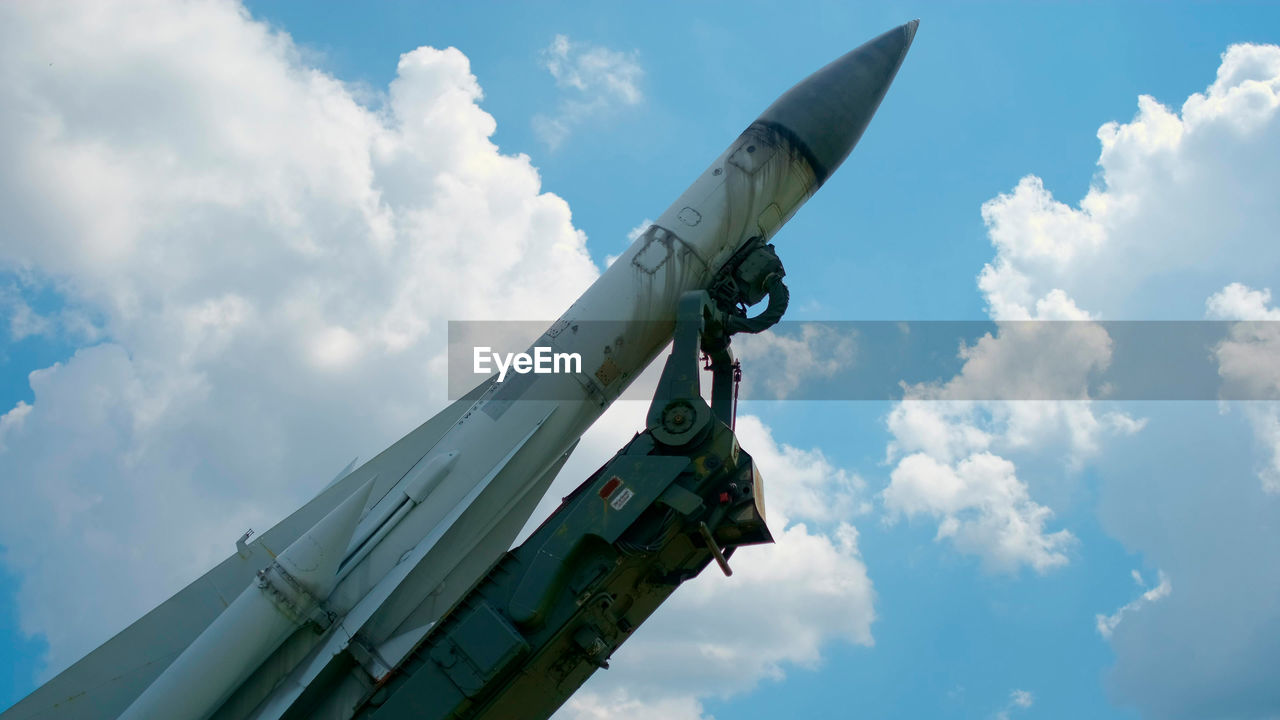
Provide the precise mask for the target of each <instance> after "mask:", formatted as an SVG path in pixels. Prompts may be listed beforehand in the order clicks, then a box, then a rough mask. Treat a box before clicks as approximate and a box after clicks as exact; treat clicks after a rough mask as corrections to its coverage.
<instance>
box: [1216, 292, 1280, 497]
mask: <svg viewBox="0 0 1280 720" xmlns="http://www.w3.org/2000/svg"><path fill="white" fill-rule="evenodd" d="M1270 303H1271V290H1270V289H1269V288H1264V289H1262V290H1254V289H1252V288H1250V287H1248V286H1246V285H1243V284H1241V283H1231V284H1230V285H1228V286H1226V287H1225V288H1223V289H1222V290H1221V291H1220V292H1217V293H1214V294H1213V295H1211V296H1209V299H1208V300H1206V301H1205V312H1206V314H1207V315H1208V316H1209V317H1210V318H1214V319H1219V320H1240V321H1242V322H1237V323H1234V324H1232V325H1231V328H1230V329H1229V330H1228V333H1227V338H1226V339H1225V340H1223V341H1222V342H1220V343H1218V345H1217V346H1215V347H1214V348H1213V354H1214V357H1215V359H1216V360H1217V362H1218V374H1219V375H1220V376H1221V377H1222V380H1223V389H1224V391H1226V392H1228V393H1230V396H1231V397H1245V398H1259V399H1262V398H1275V397H1277V395H1280V363H1278V362H1277V360H1280V323H1277V322H1275V321H1276V320H1280V309H1278V308H1274V307H1271V306H1270ZM1240 407H1241V408H1242V411H1243V412H1244V415H1245V417H1247V418H1248V419H1249V423H1250V425H1252V427H1253V433H1254V437H1255V439H1256V442H1257V443H1258V445H1260V446H1261V447H1262V449H1263V454H1264V455H1265V457H1266V459H1265V460H1264V461H1263V464H1262V467H1261V468H1259V470H1258V479H1259V480H1260V481H1261V482H1262V488H1263V490H1265V491H1267V492H1269V493H1275V494H1280V406H1277V404H1276V403H1275V402H1245V403H1241V404H1240Z"/></svg>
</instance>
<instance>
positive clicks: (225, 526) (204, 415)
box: [0, 2, 597, 670]
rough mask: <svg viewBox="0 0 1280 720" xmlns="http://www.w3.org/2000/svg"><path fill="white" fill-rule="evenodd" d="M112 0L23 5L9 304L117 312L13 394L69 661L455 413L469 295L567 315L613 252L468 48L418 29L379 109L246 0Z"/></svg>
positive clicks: (38, 549) (17, 489)
mask: <svg viewBox="0 0 1280 720" xmlns="http://www.w3.org/2000/svg"><path fill="white" fill-rule="evenodd" d="M84 10H85V9H84V8H82V7H78V8H76V9H75V10H74V11H72V10H70V9H69V8H66V7H62V6H60V5H58V4H56V3H19V4H10V5H6V6H4V8H3V9H0V16H2V17H0V68H4V70H3V82H0V153H3V155H4V157H5V158H6V162H5V163H4V166H3V168H0V188H2V191H0V268H3V270H4V271H5V272H7V273H10V274H11V275H13V276H15V277H16V276H19V275H20V276H21V277H22V278H23V281H22V283H20V284H19V285H18V296H17V297H18V300H16V301H15V300H13V299H12V297H13V295H12V294H10V295H9V296H8V297H10V300H8V301H7V302H9V303H10V304H11V305H12V304H13V303H14V302H20V301H22V300H23V299H24V298H25V297H26V295H25V293H34V292H44V293H52V294H54V295H56V296H57V297H58V298H59V301H60V302H61V303H62V304H63V307H65V308H67V309H68V311H69V312H70V311H74V312H75V314H76V316H77V317H79V318H81V319H82V320H83V319H84V318H91V319H92V322H91V323H88V324H89V325H91V327H92V331H84V332H81V331H76V332H73V331H72V330H71V329H70V326H71V323H65V322H61V321H59V322H58V323H48V324H41V323H39V322H37V321H35V320H32V319H31V316H26V317H27V318H28V319H27V320H21V317H23V316H22V314H21V313H19V314H16V315H14V316H13V318H14V320H12V321H11V322H10V327H9V328H7V329H8V331H9V332H10V333H11V334H19V335H20V334H22V333H29V332H35V331H49V332H58V333H62V334H64V335H65V336H66V338H65V339H69V340H70V341H72V342H76V343H82V342H84V340H85V338H86V337H91V336H95V335H96V337H97V339H94V340H90V343H89V344H87V345H86V346H84V347H82V348H81V349H79V350H78V351H77V352H75V354H74V355H73V356H71V357H69V358H67V359H65V360H64V361H63V362H61V363H59V364H57V365H54V366H52V367H49V368H45V369H42V370H39V371H37V372H35V373H33V374H32V376H31V387H32V390H33V392H34V395H35V400H34V402H32V403H30V404H26V403H20V404H19V405H17V406H16V407H14V408H4V409H2V410H3V414H2V415H0V417H2V418H3V419H2V420H0V442H2V443H3V446H4V448H5V449H4V450H3V452H2V453H0V478H3V481H2V482H0V545H3V546H4V547H5V548H6V553H5V561H6V563H7V564H9V566H10V567H11V568H12V569H14V570H16V571H17V572H16V575H17V577H19V578H20V589H19V591H18V597H17V604H18V611H19V619H20V622H21V626H22V628H23V630H24V631H25V632H27V633H30V634H37V633H38V634H43V635H45V636H46V637H47V639H48V642H49V657H48V661H49V666H50V669H51V670H52V669H58V668H60V667H62V666H64V665H65V664H66V663H68V662H69V661H71V660H73V659H75V657H77V656H78V655H79V654H80V653H82V652H84V651H86V650H88V649H90V648H92V647H93V646H94V645H95V644H97V643H98V642H101V641H102V640H103V639H105V638H106V637H107V636H108V635H109V634H110V633H111V632H113V631H115V630H118V629H119V628H120V627H122V626H123V625H124V624H126V623H127V622H128V621H130V620H131V619H133V618H134V617H136V616H138V615H139V614H140V613H141V612H142V611H144V610H146V609H148V608H149V607H151V606H152V605H153V604H155V603H156V602H158V601H159V600H162V599H163V598H164V597H165V596H166V595H167V594H168V593H170V592H172V591H174V590H176V589H177V588H179V587H180V586H181V585H182V584H183V583H184V582H185V581H187V580H190V579H192V578H193V577H194V576H196V575H197V574H199V573H200V572H202V571H203V570H205V569H206V568H207V567H208V566H209V565H211V564H212V562H213V561H215V560H218V559H221V558H222V557H224V556H225V555H226V554H227V553H228V552H229V550H230V549H231V547H232V543H233V542H234V540H235V538H236V537H238V536H239V535H240V534H241V533H242V532H243V531H244V530H245V529H246V528H247V527H250V526H253V527H257V528H259V529H262V528H264V527H266V526H269V525H270V524H271V523H272V522H274V520H275V519H276V518H278V517H280V516H282V515H283V514H284V513H285V512H287V511H288V510H291V509H292V508H293V507H294V506H296V504H297V503H298V502H299V501H301V500H303V499H305V498H307V497H308V496H310V495H311V494H313V493H314V492H316V491H318V490H319V489H320V487H322V486H323V484H324V482H325V481H326V480H327V479H328V478H329V477H331V476H332V475H333V473H334V472H335V471H336V470H337V469H338V468H339V467H341V466H342V465H344V464H345V463H346V462H347V461H348V460H349V459H350V458H351V456H352V455H355V454H361V455H363V456H365V457H368V456H370V455H371V454H373V453H374V452H376V451H378V450H380V449H381V448H382V447H383V446H384V445H385V444H386V443H387V442H389V441H391V440H394V439H395V438H396V437H398V436H399V435H400V434H402V433H403V432H404V431H405V430H406V429H408V428H411V427H413V426H415V425H416V424H417V423H418V422H421V421H422V420H423V419H424V418H426V417H429V416H430V414H431V413H432V412H434V411H435V410H436V409H439V407H441V405H442V404H443V400H444V395H445V387H444V384H443V381H442V380H441V379H440V378H442V377H444V373H443V362H444V357H445V337H444V324H445V322H446V320H448V319H453V318H485V317H497V316H508V315H509V312H510V309H511V308H519V312H520V313H524V314H527V316H528V317H530V318H546V317H553V316H554V315H556V314H557V313H558V312H559V311H560V310H561V309H563V307H564V306H566V305H567V304H568V303H569V302H570V301H571V300H572V299H573V298H574V297H576V296H577V295H578V294H579V293H580V292H581V291H582V290H583V289H584V288H585V287H586V286H587V285H588V284H589V283H590V282H591V281H592V280H593V279H594V278H595V277H596V275H597V270H596V267H595V265H594V264H593V263H592V261H591V258H590V257H589V256H588V253H587V251H586V249H585V237H584V236H583V234H582V233H581V232H580V231H578V230H577V229H575V228H574V227H573V224H572V222H571V217H570V212H569V208H568V206H567V204H566V203H565V202H564V201H563V200H561V199H560V198H558V197H556V196H555V195H551V194H549V193H544V192H542V190H541V187H540V179H539V176H538V173H537V171H536V170H535V169H534V168H533V167H531V166H530V164H529V161H528V159H527V158H526V157H523V156H514V157H513V156H509V155H504V154H502V153H501V152H500V151H499V150H498V148H497V147H495V146H494V145H493V143H492V142H491V141H490V139H489V137H490V135H491V134H492V133H493V131H494V127H495V126H494V122H493V119H492V117H490V116H489V115H488V114H487V113H485V112H484V111H483V110H482V109H481V108H480V107H479V105H478V104H477V103H478V101H479V99H480V97H481V90H480V86H479V84H478V82H477V80H476V78H475V77H474V76H473V75H472V74H471V71H470V68H469V63H468V60H467V58H466V57H465V56H464V55H463V54H462V53H461V52H459V51H457V50H454V49H445V50H437V49H434V48H425V47H424V48H419V49H417V50H414V51H412V52H409V53H406V54H404V55H403V56H401V57H400V60H399V65H398V68H397V75H396V78H395V80H394V81H393V82H392V83H391V85H390V87H389V88H388V89H387V91H386V93H385V97H384V98H383V102H382V104H381V105H379V106H377V107H370V106H367V105H363V104H361V102H359V101H358V100H357V97H356V95H355V94H354V93H353V91H352V90H351V88H349V87H347V86H346V85H344V84H343V83H342V82H341V81H340V80H338V79H336V78H334V77H332V76H329V75H327V74H325V73H323V72H320V71H318V70H316V69H314V68H312V67H310V66H308V65H307V64H306V63H305V62H304V61H303V59H302V54H301V53H300V52H299V50H298V48H297V47H296V46H295V45H294V44H293V43H292V42H291V40H290V39H289V37H288V36H287V35H284V34H281V33H279V32H275V31H272V30H271V29H269V28H268V27H267V26H265V25H263V24H260V23H257V22H254V21H253V20H252V19H251V18H250V17H249V16H248V14H247V12H246V11H245V10H244V9H243V8H241V7H239V6H238V5H236V4H233V3H229V2H192V3H167V2H155V3H147V2H144V3H136V2H130V3H120V4H112V3H99V4H95V5H94V9H93V11H92V12H85V11H84ZM15 321H17V322H18V326H17V327H14V326H13V322H15ZM93 343H96V344H93ZM121 577H128V578H130V582H128V583H121V582H119V578H121ZM90 599H91V601H92V606H93V607H92V610H91V611H90V609H89V605H88V603H89V602H90Z"/></svg>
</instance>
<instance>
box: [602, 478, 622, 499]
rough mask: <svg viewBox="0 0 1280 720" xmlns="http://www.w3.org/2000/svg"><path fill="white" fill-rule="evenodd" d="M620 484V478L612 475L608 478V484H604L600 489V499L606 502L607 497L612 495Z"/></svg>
mask: <svg viewBox="0 0 1280 720" xmlns="http://www.w3.org/2000/svg"><path fill="white" fill-rule="evenodd" d="M621 484H622V478H620V477H618V476H617V475H614V476H613V477H611V478H609V482H607V483H605V484H604V487H602V488H600V497H602V498H604V499H605V500H608V499H609V496H610V495H612V494H613V491H614V490H617V489H618V486H619V485H621Z"/></svg>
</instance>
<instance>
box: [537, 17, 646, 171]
mask: <svg viewBox="0 0 1280 720" xmlns="http://www.w3.org/2000/svg"><path fill="white" fill-rule="evenodd" d="M542 66H543V67H544V68H546V70H547V72H549V73H551V77H553V78H555V81H556V87H557V88H559V89H560V91H561V96H560V100H559V103H558V106H557V108H556V110H555V112H554V113H551V114H538V115H535V116H534V117H533V129H534V132H536V133H537V134H538V137H539V138H541V140H542V141H543V142H544V143H546V144H547V146H548V147H550V148H551V149H553V150H554V149H555V148H557V147H559V146H560V144H561V143H563V142H564V140H565V138H567V137H568V136H569V134H570V133H571V132H572V131H573V130H574V128H576V127H578V126H580V125H582V124H584V123H586V122H589V121H591V120H593V119H597V118H600V117H604V116H606V115H608V114H609V113H610V112H612V111H614V110H615V109H617V108H619V107H626V106H633V105H638V104H639V103H640V102H641V101H642V100H643V99H644V94H643V92H641V90H640V80H641V79H642V78H643V77H644V70H643V69H642V68H641V67H640V63H639V60H638V56H637V53H636V52H635V51H632V52H630V53H623V52H618V51H616V50H611V49H609V48H607V47H602V46H599V45H592V44H590V43H583V42H573V41H571V40H570V39H569V37H568V36H567V35H556V36H555V39H554V40H552V41H551V44H550V45H549V46H547V48H546V49H544V50H543V51H542Z"/></svg>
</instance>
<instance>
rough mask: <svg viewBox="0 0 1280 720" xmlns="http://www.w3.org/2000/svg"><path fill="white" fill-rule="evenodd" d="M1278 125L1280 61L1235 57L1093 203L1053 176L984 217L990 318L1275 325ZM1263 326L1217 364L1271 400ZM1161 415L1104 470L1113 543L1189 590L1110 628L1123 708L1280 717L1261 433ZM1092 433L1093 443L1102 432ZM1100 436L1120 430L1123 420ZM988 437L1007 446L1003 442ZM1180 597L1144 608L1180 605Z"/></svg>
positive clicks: (1278, 51)
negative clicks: (1257, 450)
mask: <svg viewBox="0 0 1280 720" xmlns="http://www.w3.org/2000/svg"><path fill="white" fill-rule="evenodd" d="M1278 108H1280V47H1277V46H1273V45H1251V44H1241V45H1233V46H1231V47H1230V48H1228V49H1227V51H1226V52H1225V53H1224V54H1223V55H1222V61H1221V64H1220V66H1219V67H1218V71H1217V75H1216V78H1215V79H1214V81H1213V82H1212V84H1210V85H1209V86H1208V87H1207V88H1206V89H1205V90H1204V91H1203V92H1201V93H1196V94H1193V95H1191V96H1190V97H1189V98H1187V100H1186V102H1184V103H1183V104H1182V106H1181V108H1171V107H1166V106H1164V105H1162V104H1160V103H1159V102H1157V101H1156V100H1155V99H1153V98H1151V97H1147V96H1143V97H1141V98H1139V100H1138V109H1137V114H1136V115H1135V116H1134V117H1133V118H1132V119H1131V120H1130V121H1128V122H1112V123H1107V124H1106V125H1104V126H1102V128H1101V129H1100V130H1099V131H1098V138H1099V141H1100V144H1101V151H1100V154H1099V157H1098V170H1097V172H1096V173H1095V175H1094V180H1093V182H1092V184H1091V185H1090V187H1089V188H1088V191H1087V193H1086V194H1085V196H1084V197H1083V199H1081V200H1080V202H1079V203H1078V204H1075V205H1071V204H1068V203H1065V202H1063V201H1061V200H1058V199H1056V198H1055V197H1054V196H1053V194H1052V193H1051V192H1050V191H1049V190H1048V189H1047V188H1046V187H1045V185H1044V183H1043V181H1041V180H1040V179H1039V178H1037V177H1035V176H1027V177H1025V178H1023V179H1022V180H1021V181H1020V182H1019V183H1018V184H1017V185H1016V187H1015V188H1014V189H1013V190H1012V191H1010V192H1009V193H1006V194H1002V195H1000V196H998V197H996V198H993V199H992V200H991V201H989V202H988V203H986V204H985V205H984V206H983V219H984V221H985V222H986V224H987V227H988V231H989V234H990V237H991V240H992V244H993V246H994V249H995V256H994V257H993V259H992V260H991V262H990V263H988V264H987V266H986V267H985V268H984V269H983V270H982V272H981V273H980V275H979V279H978V282H979V288H980V289H981V291H982V292H983V295H984V297H985V298H986V300H987V304H988V308H989V312H990V314H991V316H992V317H994V318H996V319H1000V320H1016V319H1025V318H1034V317H1037V316H1038V315H1039V314H1041V313H1043V312H1044V310H1045V309H1047V308H1053V307H1058V308H1065V307H1066V305H1065V303H1064V302H1063V300H1064V299H1069V300H1070V304H1071V306H1073V307H1075V308H1079V309H1084V310H1087V311H1088V313H1089V317H1090V318H1102V319H1118V320H1127V319H1189V318H1197V317H1201V316H1202V315H1203V314H1205V313H1206V311H1207V313H1208V314H1209V316H1210V317H1214V318H1229V319H1237V318H1239V319H1264V318H1265V319H1270V318H1271V317H1273V313H1274V310H1272V309H1271V308H1270V307H1269V302H1270V298H1269V295H1268V293H1267V291H1265V290H1255V289H1253V288H1264V287H1266V286H1267V285H1268V284H1269V283H1271V282H1274V277H1275V275H1276V273H1277V271H1280V246H1278V245H1277V244H1276V243H1275V242H1274V237H1275V228H1276V227H1280V204H1277V203H1275V202H1274V197H1273V196H1274V193H1273V192H1272V190H1271V189H1273V188H1275V187H1278V186H1280V164H1278V163H1276V162H1275V157H1276V156H1277V152H1280V113H1278V112H1277V110H1278ZM1055 298H1056V299H1055ZM1206 298H1208V302H1206ZM1260 327H1261V326H1260V325H1257V324H1255V325H1253V326H1252V327H1250V324H1249V323H1242V324H1241V325H1240V327H1239V332H1240V333H1244V334H1240V335H1233V336H1231V337H1229V338H1228V343H1226V344H1224V345H1223V346H1221V347H1219V348H1218V349H1217V350H1218V352H1217V357H1218V359H1219V367H1220V370H1222V371H1223V373H1224V380H1228V379H1229V378H1228V377H1227V376H1228V375H1229V374H1231V373H1235V374H1236V375H1237V379H1239V380H1242V379H1244V378H1245V377H1248V378H1251V379H1252V381H1253V382H1258V383H1262V385H1261V386H1260V387H1262V386H1267V387H1269V383H1271V382H1272V380H1271V376H1270V375H1269V374H1267V371H1268V368H1267V367H1265V362H1262V363H1260V362H1258V361H1259V360H1260V358H1261V357H1262V356H1261V355H1258V354H1257V353H1258V352H1259V351H1262V350H1265V349H1266V344H1267V342H1269V339H1268V337H1267V336H1266V334H1265V333H1264V332H1261V330H1260ZM1259 333H1261V334H1259ZM1233 343H1234V344H1233ZM1264 354H1265V353H1264ZM1272 357H1274V355H1272ZM1271 372H1273V370H1272V371H1271ZM1254 405H1255V407H1252V408H1250V409H1248V410H1247V411H1246V413H1244V414H1246V415H1248V414H1250V413H1262V414H1260V415H1259V416H1257V417H1254V418H1252V419H1251V423H1250V424H1251V425H1252V427H1253V429H1254V436H1255V444H1256V445H1257V444H1260V445H1262V446H1263V447H1264V449H1265V451H1266V452H1269V453H1272V451H1271V450H1270V448H1273V447H1275V446H1276V445H1277V442H1280V419H1277V420H1276V421H1275V422H1271V421H1270V420H1269V416H1268V415H1267V413H1268V412H1269V408H1270V406H1263V405H1260V404H1254ZM1147 409H1148V410H1149V411H1150V415H1151V416H1150V417H1149V418H1147V422H1146V423H1145V426H1144V427H1142V426H1143V421H1142V420H1135V419H1133V418H1132V417H1129V416H1127V415H1125V416H1114V417H1112V423H1113V425H1114V428H1115V431H1116V432H1118V433H1130V432H1131V431H1133V430H1134V429H1137V428H1139V427H1141V429H1142V432H1141V433H1138V434H1137V435H1136V436H1135V437H1134V438H1133V439H1131V440H1129V441H1127V442H1126V443H1124V444H1123V445H1120V444H1117V445H1116V446H1115V447H1109V448H1108V450H1107V451H1106V452H1102V451H1101V448H1100V447H1099V446H1098V445H1097V444H1095V445H1094V447H1093V449H1092V450H1090V451H1089V453H1088V454H1087V457H1088V458H1089V462H1090V463H1091V464H1093V466H1094V467H1095V469H1096V471H1097V473H1098V474H1099V475H1100V476H1101V477H1102V478H1103V479H1102V481H1101V482H1100V484H1099V486H1098V493H1099V506H1100V508H1101V509H1102V510H1101V512H1102V515H1103V520H1104V521H1103V527H1104V529H1105V530H1106V531H1107V532H1109V533H1111V534H1113V535H1115V536H1116V537H1118V538H1120V539H1121V541H1122V542H1124V543H1125V545H1126V547H1127V548H1128V549H1130V550H1131V551H1133V552H1140V553H1142V554H1143V555H1144V557H1146V558H1147V559H1148V560H1149V561H1150V562H1152V563H1153V564H1155V565H1157V566H1158V567H1160V568H1162V570H1164V571H1165V572H1167V573H1168V575H1169V576H1170V577H1177V578H1178V579H1179V591H1178V593H1176V594H1166V595H1164V596H1163V597H1162V599H1161V601H1160V602H1159V603H1158V604H1154V605H1153V604H1152V603H1151V602H1150V601H1144V602H1143V605H1142V607H1143V611H1142V612H1138V613H1135V612H1132V609H1130V610H1129V611H1125V612H1122V613H1120V615H1121V616H1122V617H1123V618H1124V621H1123V622H1122V623H1120V624H1119V625H1114V624H1109V623H1111V618H1113V617H1115V616H1113V615H1104V616H1103V620H1104V621H1105V622H1103V623H1102V624H1100V625H1099V629H1100V631H1101V629H1102V628H1103V627H1109V628H1110V632H1111V634H1110V637H1109V639H1108V642H1109V643H1110V644H1111V645H1112V647H1113V649H1114V650H1115V653H1116V658H1117V661H1116V666H1115V668H1114V669H1113V671H1112V672H1111V674H1110V681H1111V683H1112V691H1113V693H1114V696H1115V697H1116V698H1117V699H1118V700H1119V701H1121V702H1124V703H1127V704H1132V705H1135V706H1137V707H1138V708H1139V709H1140V710H1141V711H1142V712H1143V713H1144V714H1150V715H1151V716H1153V717H1224V716H1230V717H1269V716H1272V715H1274V713H1275V708H1276V707H1277V704H1276V703H1277V702H1280V695H1278V694H1277V692H1276V691H1275V689H1274V682H1273V681H1274V678H1273V677H1271V676H1270V673H1268V672H1266V671H1263V670H1262V669H1261V668H1263V667H1269V666H1274V664H1275V662H1276V661H1277V658H1276V654H1275V651H1274V648H1275V647H1277V646H1280V638H1278V637H1277V635H1276V633H1275V628H1277V627H1280V624H1277V614H1276V611H1275V609H1274V603H1272V602H1270V600H1265V599H1264V598H1270V597H1274V594H1275V592H1276V590H1275V585H1276V582H1277V577H1276V574H1275V573H1272V572H1259V571H1258V570H1257V565H1256V558H1258V557H1269V556H1270V554H1272V553H1273V552H1274V551H1275V548H1276V547H1277V543H1280V536H1277V534H1276V532H1275V530H1274V522H1273V514H1274V503H1273V496H1268V495H1266V494H1264V490H1266V489H1268V488H1269V487H1270V485H1271V481H1270V480H1268V477H1269V473H1271V472H1274V470H1273V468H1272V467H1271V465H1273V464H1274V463H1269V464H1268V465H1267V466H1266V467H1264V468H1263V470H1262V471H1260V472H1258V474H1259V475H1261V476H1262V479H1263V487H1261V488H1260V487H1259V483H1258V481H1257V479H1256V478H1255V477H1253V476H1252V475H1251V473H1250V472H1249V468H1248V467H1247V465H1248V455H1249V453H1248V451H1247V449H1245V448H1244V447H1241V445H1242V444H1245V445H1246V446H1247V438H1248V432H1247V429H1246V431H1245V432H1244V433H1241V432H1240V428H1239V426H1238V425H1236V424H1233V422H1232V420H1231V419H1230V418H1229V417H1227V418H1225V419H1224V416H1222V415H1219V414H1217V413H1216V412H1213V411H1212V409H1209V410H1208V411H1202V410H1201V409H1197V408H1194V407H1184V406H1182V405H1175V404H1166V405H1162V406H1160V407H1159V408H1147ZM1157 410H1158V412H1157ZM1091 414H1092V412H1091ZM1077 419H1078V420H1082V421H1084V422H1085V424H1086V425H1085V426H1086V427H1087V425H1088V423H1089V420H1088V417H1086V416H1084V415H1079V416H1077ZM1095 419H1096V420H1098V421H1100V422H1102V423H1103V424H1104V425H1105V423H1106V421H1107V416H1105V415H1104V416H1102V417H1096V416H1095ZM979 427H981V428H982V429H983V430H984V432H986V434H987V435H990V436H991V438H992V439H991V441H990V442H991V444H992V445H993V446H999V444H1000V442H1001V441H1002V439H1003V438H1004V433H1003V431H1002V428H1001V427H996V428H995V429H994V430H992V429H989V428H987V427H986V426H983V425H981V424H980V425H979ZM961 436H963V433H959V432H951V433H950V434H949V435H948V436H947V437H951V438H955V437H961ZM1242 436H1243V437H1242ZM1086 437H1087V435H1086ZM953 442H954V441H953ZM1073 442H1074V441H1073ZM1037 447H1038V446H1036V445H1034V444H1031V445H1024V446H1023V449H1024V451H1030V450H1032V449H1034V448H1037ZM1039 455H1040V457H1041V458H1044V457H1046V456H1048V453H1045V452H1043V451H1041V452H1039ZM1271 456H1272V457H1275V455H1274V453H1272V454H1271ZM1242 459H1243V462H1242ZM1276 477H1280V474H1277V475H1276ZM1155 479H1158V482H1155V481H1154V480H1155ZM1162 586H1163V587H1167V586H1165V585H1164V583H1163V582H1158V583H1157V584H1156V587H1155V588H1151V589H1148V590H1147V591H1146V592H1151V593H1156V594H1159V593H1167V592H1168V591H1167V590H1160V588H1161V587H1162ZM1157 591H1159V592H1157Z"/></svg>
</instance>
